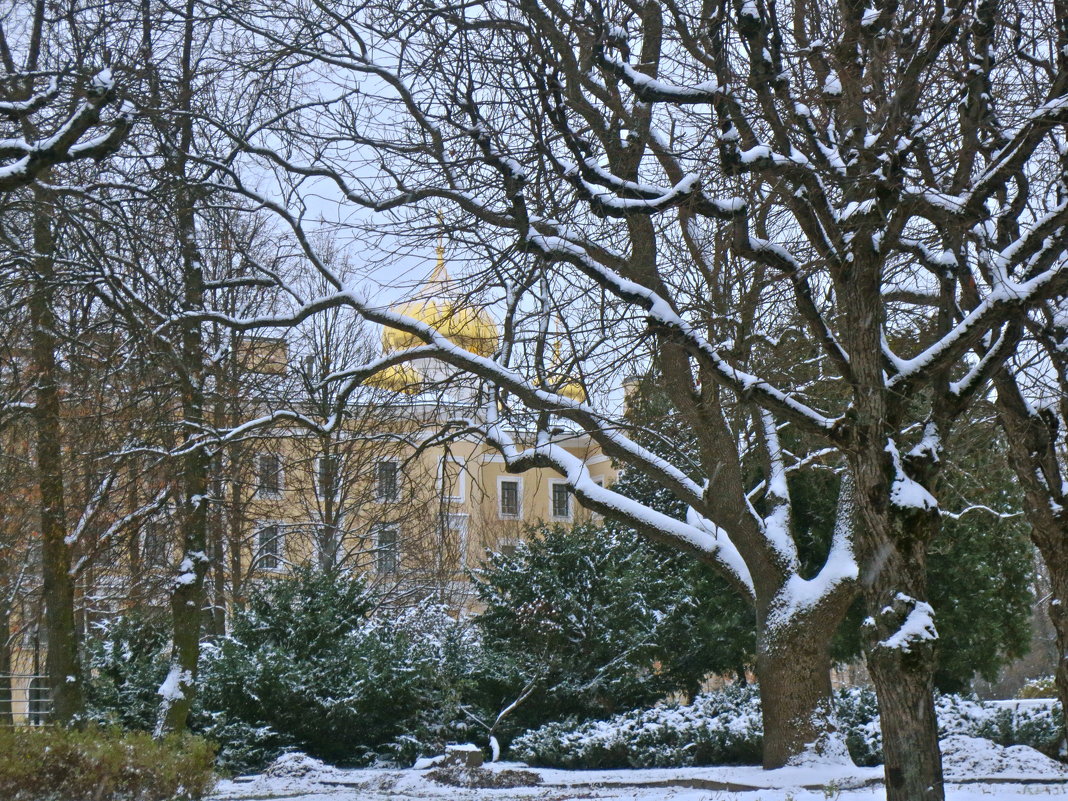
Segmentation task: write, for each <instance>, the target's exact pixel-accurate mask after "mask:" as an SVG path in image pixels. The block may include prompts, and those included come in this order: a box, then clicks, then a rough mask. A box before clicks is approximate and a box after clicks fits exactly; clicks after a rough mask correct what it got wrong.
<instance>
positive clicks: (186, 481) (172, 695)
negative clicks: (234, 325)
mask: <svg viewBox="0 0 1068 801" xmlns="http://www.w3.org/2000/svg"><path fill="white" fill-rule="evenodd" d="M183 16H184V19H183V25H184V27H183V39H182V53H181V79H180V83H179V86H178V102H177V104H176V106H177V108H176V109H175V111H176V120H174V123H175V125H176V127H177V130H178V138H179V143H178V147H177V148H176V150H175V153H174V155H173V158H172V161H171V162H170V164H168V169H169V170H170V171H171V173H172V174H173V176H174V180H175V187H176V190H175V214H176V218H177V220H176V222H177V230H178V237H179V246H180V249H181V259H182V293H183V294H182V299H181V308H182V312H183V313H184V314H194V313H196V312H199V311H202V310H203V308H204V291H205V290H204V268H203V263H202V261H201V256H200V251H199V247H198V243H197V224H196V209H195V197H194V188H193V187H192V186H191V184H190V181H189V176H188V162H189V155H190V153H192V150H193V142H194V135H193V133H194V132H193V122H192V113H191V112H192V93H193V79H194V77H195V76H194V71H193V45H194V41H193V39H194V25H195V20H196V2H195V0H186V3H185V6H184V14H183ZM203 339H204V336H203V331H202V324H201V323H200V322H199V321H189V320H184V321H182V336H181V344H180V346H179V353H178V362H179V365H178V366H179V370H180V373H181V375H180V385H181V411H182V447H183V451H184V455H183V456H182V466H181V482H182V503H181V514H180V527H181V535H182V562H181V566H180V567H179V575H178V577H177V578H176V579H175V583H174V588H173V591H172V593H171V614H172V616H173V636H172V650H171V668H170V672H169V673H168V677H167V680H166V682H165V683H164V685H163V687H161V688H160V694H161V695H162V697H163V700H162V703H161V704H160V710H159V716H158V718H157V721H156V732H155V733H156V736H157V737H159V736H162V735H164V734H168V733H170V732H176V731H181V730H183V729H184V728H185V727H186V723H187V721H188V718H189V711H190V709H191V708H192V706H193V700H194V696H195V693H196V677H197V667H198V662H199V660H200V632H201V624H202V619H203V615H204V601H205V592H204V585H205V577H206V575H207V571H208V555H207V548H208V520H209V515H208V504H209V484H210V478H211V461H212V457H211V454H210V452H209V451H208V449H207V444H206V443H203V442H198V440H200V439H201V438H202V437H203V435H204V432H205V430H206V429H207V427H208V423H209V420H208V415H207V403H206V397H205V384H206V378H207V370H206V368H205V363H204V341H203Z"/></svg>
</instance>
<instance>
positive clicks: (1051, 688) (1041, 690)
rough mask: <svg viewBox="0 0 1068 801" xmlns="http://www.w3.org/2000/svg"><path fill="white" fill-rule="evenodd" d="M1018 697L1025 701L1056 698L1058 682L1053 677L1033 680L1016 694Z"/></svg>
mask: <svg viewBox="0 0 1068 801" xmlns="http://www.w3.org/2000/svg"><path fill="white" fill-rule="evenodd" d="M1016 697H1017V698H1024V699H1027V698H1056V697H1057V680H1056V679H1055V678H1054V677H1053V676H1041V677H1039V678H1037V679H1031V680H1030V681H1028V682H1027V683H1026V684H1025V685H1024V686H1023V687H1021V688H1020V692H1018V693H1016Z"/></svg>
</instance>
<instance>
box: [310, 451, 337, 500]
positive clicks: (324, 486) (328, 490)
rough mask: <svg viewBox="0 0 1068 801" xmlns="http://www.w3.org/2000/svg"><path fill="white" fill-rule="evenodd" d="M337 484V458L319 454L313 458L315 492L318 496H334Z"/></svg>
mask: <svg viewBox="0 0 1068 801" xmlns="http://www.w3.org/2000/svg"><path fill="white" fill-rule="evenodd" d="M337 485H338V458H337V457H336V456H320V457H319V458H318V459H316V460H315V494H316V495H318V496H319V497H320V498H336V497H337Z"/></svg>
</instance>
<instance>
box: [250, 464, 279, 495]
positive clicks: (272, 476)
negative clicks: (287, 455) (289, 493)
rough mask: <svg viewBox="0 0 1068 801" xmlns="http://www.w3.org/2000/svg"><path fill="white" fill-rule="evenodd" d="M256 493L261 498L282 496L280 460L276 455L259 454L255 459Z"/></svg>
mask: <svg viewBox="0 0 1068 801" xmlns="http://www.w3.org/2000/svg"><path fill="white" fill-rule="evenodd" d="M256 493H257V494H258V495H259V496H260V497H261V498H277V497H278V496H279V495H281V494H282V460H281V459H280V458H278V456H277V454H273V453H261V454H259V455H258V456H257V457H256Z"/></svg>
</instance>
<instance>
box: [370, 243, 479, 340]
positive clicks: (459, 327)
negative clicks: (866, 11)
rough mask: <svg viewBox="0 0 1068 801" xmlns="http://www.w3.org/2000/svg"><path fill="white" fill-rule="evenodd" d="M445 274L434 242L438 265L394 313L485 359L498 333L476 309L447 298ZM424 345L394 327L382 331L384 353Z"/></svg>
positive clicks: (442, 254)
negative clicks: (411, 297) (433, 329)
mask: <svg viewBox="0 0 1068 801" xmlns="http://www.w3.org/2000/svg"><path fill="white" fill-rule="evenodd" d="M448 282H449V272H448V270H447V269H446V267H445V245H444V243H443V242H441V241H439V242H438V263H437V265H436V266H435V267H434V272H432V273H431V274H430V277H429V278H428V279H427V280H426V282H425V283H424V284H423V286H422V287H421V288H420V289H419V291H418V292H417V293H416V295H415V297H414V298H413V299H412V300H409V301H407V302H405V303H401V304H398V305H397V306H394V307H393V308H392V311H394V312H396V313H397V314H403V315H404V316H405V317H411V318H412V319H415V320H419V321H420V322H422V323H426V324H427V325H429V326H431V327H432V328H435V329H437V330H438V331H439V332H440V333H442V334H444V335H445V336H446V337H447V338H448V339H449V341H451V342H454V343H456V344H457V345H459V346H460V347H461V348H463V349H464V350H466V351H470V352H471V353H476V354H478V355H479V356H485V357H489V356H492V355H493V354H494V352H495V351H496V350H497V348H498V346H499V345H500V332H499V331H498V329H497V324H496V323H495V322H494V321H493V318H492V317H491V316H490V314H489V313H488V312H487V311H486V310H485V309H482V308H480V307H478V306H474V305H470V304H465V303H462V302H458V301H452V300H450V299H448V297H447V292H448ZM423 344H425V343H424V342H423V340H422V339H420V338H419V337H417V336H415V335H414V334H409V333H408V332H406V331H401V330H399V329H397V328H389V327H386V328H383V329H382V349H383V350H384V351H385V352H386V353H396V352H397V351H404V350H410V349H411V348H417V347H419V346H420V345H423Z"/></svg>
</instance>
